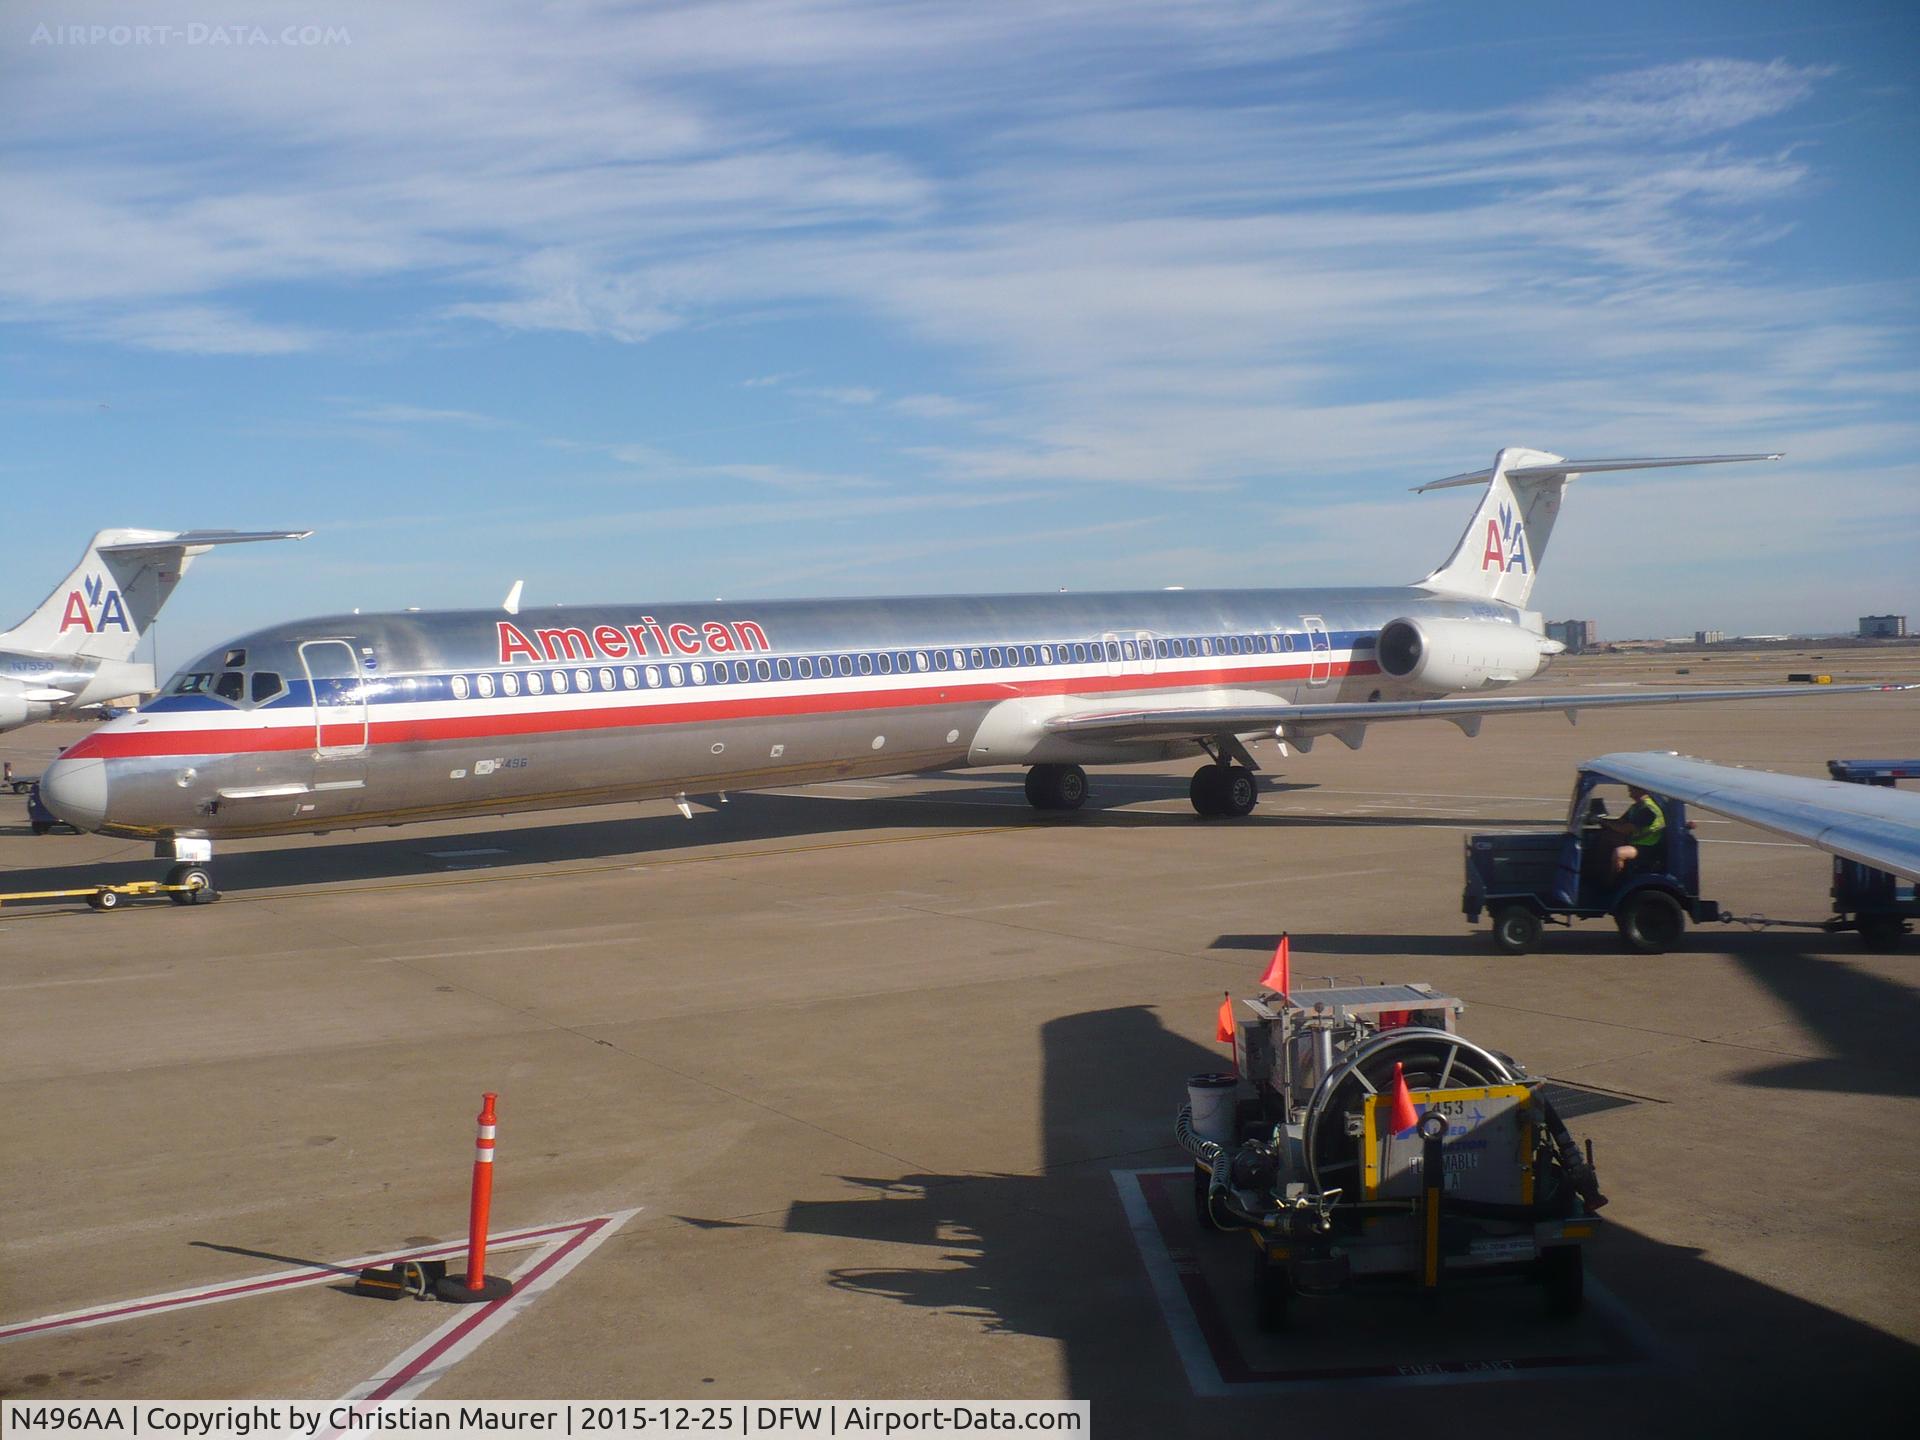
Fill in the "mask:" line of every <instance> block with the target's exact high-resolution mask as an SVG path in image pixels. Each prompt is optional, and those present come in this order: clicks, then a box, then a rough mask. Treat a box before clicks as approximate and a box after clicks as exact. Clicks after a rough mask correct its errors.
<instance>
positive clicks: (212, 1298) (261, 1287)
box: [0, 1216, 606, 1344]
mask: <svg viewBox="0 0 1920 1440" xmlns="http://www.w3.org/2000/svg"><path fill="white" fill-rule="evenodd" d="M605 1218H606V1217H604V1216H596V1217H595V1218H594V1219H591V1220H570V1221H568V1222H567V1223H565V1224H564V1225H542V1226H540V1227H538V1228H537V1229H530V1230H515V1231H509V1232H508V1233H506V1234H504V1235H492V1236H489V1237H488V1239H487V1245H488V1248H490V1249H494V1250H520V1249H525V1248H526V1247H528V1246H530V1245H541V1244H544V1243H547V1242H548V1240H549V1239H550V1238H552V1237H558V1238H560V1239H564V1238H565V1237H567V1236H569V1235H573V1234H577V1233H578V1232H579V1231H580V1230H581V1229H582V1228H584V1227H585V1226H588V1225H593V1224H597V1223H599V1222H600V1221H601V1220H603V1219H605ZM466 1249H467V1242H466V1241H465V1240H455V1241H449V1242H447V1243H446V1244H443V1245H431V1246H428V1247H426V1248H425V1249H421V1248H419V1247H417V1246H416V1247H415V1248H413V1249H411V1250H388V1251H385V1252H383V1253H381V1254H378V1255H361V1256H358V1257H356V1258H355V1259H352V1260H340V1261H334V1262H331V1263H328V1264H322V1265H308V1266H304V1267H302V1268H298V1269H293V1270H276V1271H274V1272H272V1273H271V1274H267V1275H255V1276H252V1277H250V1278H248V1279H244V1280H222V1281H219V1282H218V1283H216V1284H213V1285H196V1286H193V1287H192V1288H190V1289H186V1290H169V1291H166V1292H165V1293H163V1294H159V1295H142V1296H139V1297H137V1298H136V1299H132V1300H114V1301H110V1302H108V1303H107V1304H105V1305H89V1306H87V1307H86V1308H85V1309H82V1310H68V1311H64V1312H62V1313H61V1314H58V1315H43V1316H41V1317H40V1318H39V1319H36V1320H21V1321H18V1322H16V1323H14V1324H12V1325H0V1344H4V1343H5V1342H6V1341H9V1340H20V1339H24V1338H25V1337H27V1336H29V1335H41V1334H45V1333H47V1332H49V1331H54V1330H90V1329H92V1328H93V1327H94V1326H96V1325H113V1324H116V1323H118V1322H119V1321H122V1320H132V1319H135V1318H137V1317H138V1316H141V1315H151V1314H153V1313H155V1312H156V1311H162V1310H192V1309H197V1308H198V1307H200V1306H202V1305H218V1304H220V1303H221V1302H223V1301H226V1300H240V1299H244V1298H245V1297H247V1296H249V1295H266V1294H275V1293H277V1292H279V1291H282V1290H297V1289H300V1288H301V1287H302V1286H306V1285H325V1284H328V1283H329V1282H331V1283H334V1284H338V1283H339V1282H340V1281H341V1280H343V1279H349V1280H350V1279H352V1278H353V1277H354V1276H355V1275H356V1274H357V1273H358V1272H359V1271H361V1270H363V1269H365V1268H366V1267H368V1266H369V1265H391V1264H393V1263H395V1262H396V1261H400V1260H437V1259H442V1258H445V1257H447V1256H452V1255H463V1254H465V1253H466Z"/></svg>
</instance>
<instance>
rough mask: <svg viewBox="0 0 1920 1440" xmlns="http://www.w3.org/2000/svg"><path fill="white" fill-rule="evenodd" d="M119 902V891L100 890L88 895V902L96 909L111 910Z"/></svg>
mask: <svg viewBox="0 0 1920 1440" xmlns="http://www.w3.org/2000/svg"><path fill="white" fill-rule="evenodd" d="M119 903H120V895H119V892H117V891H114V890H100V891H97V892H95V893H94V894H92V895H89V896H88V897H87V904H89V905H91V906H92V907H93V908H94V909H96V910H111V909H113V908H114V907H115V906H117V905H118V904H119Z"/></svg>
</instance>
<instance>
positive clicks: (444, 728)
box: [63, 660, 1380, 760]
mask: <svg viewBox="0 0 1920 1440" xmlns="http://www.w3.org/2000/svg"><path fill="white" fill-rule="evenodd" d="M1312 668H1313V667H1311V666H1310V665H1292V666H1281V667H1274V668H1270V669H1265V670H1186V671H1180V672H1177V673H1173V674H1168V673H1165V672H1160V673H1156V674H1153V675H1108V676H1090V677H1086V678H1083V679H1078V680H1070V679H1058V680H1034V681H1022V682H1015V681H1002V682H998V683H995V684H984V685H983V684H970V685H954V686H950V687H948V688H947V689H946V690H937V689H934V688H932V687H919V686H916V687H914V688H912V689H893V690H862V691H854V692H850V693H841V694H813V695H785V696H772V697H766V698H761V699H753V700H693V701H678V702H670V703H667V704H655V705H622V706H618V707H612V706H609V707H604V708H583V709H571V710H524V711H511V710H510V711H504V712H494V713H489V714H481V715H453V716H448V717H445V718H437V719H416V720H372V721H371V723H370V724H369V725H368V727H367V742H368V744H370V745H409V744H419V743H422V742H427V741H434V740H484V739H497V738H501V737H505V736H510V735H547V734H558V733H564V732H568V731H585V730H626V729H638V728H642V727H647V726H654V725H687V724H699V723H702V722H708V721H720V720H751V719H778V718H782V717H790V716H799V715H824V714H844V713H847V712H852V711H861V710H868V711H875V712H878V711H883V710H907V709H919V708H925V707H928V706H934V705H954V704H967V703H970V702H978V701H991V700H1008V699H1015V698H1019V697H1024V696H1034V695H1091V694H1100V693H1108V692H1136V693H1137V692H1140V691H1152V690H1180V689H1198V688H1204V687H1206V686H1209V685H1259V684H1268V683H1272V682H1274V681H1280V680H1300V679H1306V678H1308V677H1309V675H1310V672H1311V670H1312ZM1379 668H1380V667H1379V666H1378V665H1376V664H1375V663H1374V662H1373V661H1370V660H1357V661H1349V662H1344V663H1338V664H1334V665H1332V666H1331V667H1330V677H1329V683H1331V681H1332V680H1338V679H1341V678H1343V677H1345V676H1358V675H1373V674H1377V673H1378V672H1379ZM749 683H762V682H749ZM766 683H780V682H777V681H776V682H766ZM710 688H712V687H710ZM591 693H602V692H591ZM420 703H424V704H433V703H438V702H433V701H424V702H420ZM464 703H467V704H473V703H491V702H486V701H482V702H474V701H468V702H464ZM378 708H379V707H378V705H375V706H372V707H370V709H371V710H372V711H376V712H377V710H378ZM114 723H116V724H117V723H119V722H114ZM327 728H328V730H340V731H343V732H351V735H350V736H348V735H344V734H343V735H335V736H331V737H330V741H331V742H332V743H353V741H354V740H357V738H358V735H359V731H360V726H358V725H350V726H329V727H327ZM313 746H314V726H313V722H312V721H311V720H310V719H309V720H306V721H303V722H302V723H300V724H298V725H275V726H261V727H257V728H256V727H247V728H235V729H225V730H153V731H146V732H144V733H141V732H136V731H133V730H131V729H129V730H124V731H116V730H115V729H114V728H113V724H109V725H108V726H106V727H105V728H103V729H100V730H96V731H95V732H94V733H93V734H91V735H89V736H87V737H86V738H84V739H82V740H80V741H78V742H77V743H75V744H74V745H73V747H72V748H71V749H69V750H68V751H67V753H66V755H65V756H64V757H63V758H65V759H69V760H83V759H86V758H88V757H89V756H93V757H99V758H106V759H119V758H124V757H131V756H168V755H180V756H187V755H238V754H249V755H251V754H260V753H266V752H271V751H293V750H311V749H312V748H313Z"/></svg>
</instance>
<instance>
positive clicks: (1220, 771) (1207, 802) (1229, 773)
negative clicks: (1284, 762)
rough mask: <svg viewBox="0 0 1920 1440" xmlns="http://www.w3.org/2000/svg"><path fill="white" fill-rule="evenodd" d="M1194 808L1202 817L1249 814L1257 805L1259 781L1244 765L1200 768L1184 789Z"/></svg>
mask: <svg viewBox="0 0 1920 1440" xmlns="http://www.w3.org/2000/svg"><path fill="white" fill-rule="evenodd" d="M1187 795H1188V798H1189V799H1191V800H1192V801H1193V808H1194V809H1195V810H1196V811H1198V812H1199V813H1200V814H1202V815H1207V816H1231V817H1235V818H1238V817H1239V816H1242V815H1251V814H1252V813H1253V807H1254V806H1255V805H1258V804H1259V803H1260V782H1259V781H1258V780H1256V779H1255V778H1254V774H1253V771H1251V770H1249V769H1248V768H1247V767H1246V766H1245V765H1223V764H1220V763H1219V762H1217V761H1216V762H1215V763H1214V764H1212V765H1202V766H1201V767H1200V768H1199V769H1198V770H1196V771H1194V772H1193V783H1192V785H1190V786H1189V787H1188V789H1187Z"/></svg>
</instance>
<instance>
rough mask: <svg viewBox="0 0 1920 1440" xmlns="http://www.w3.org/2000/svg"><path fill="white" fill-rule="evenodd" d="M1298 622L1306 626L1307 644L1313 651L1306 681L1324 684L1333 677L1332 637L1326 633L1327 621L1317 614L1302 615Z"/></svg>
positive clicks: (1313, 683)
mask: <svg viewBox="0 0 1920 1440" xmlns="http://www.w3.org/2000/svg"><path fill="white" fill-rule="evenodd" d="M1300 623H1301V624H1303V625H1305V626H1306V627H1307V644H1308V646H1309V648H1311V649H1312V651H1313V665H1312V668H1311V669H1310V670H1308V672H1307V683H1308V684H1309V685H1324V684H1326V683H1327V681H1329V680H1330V679H1332V678H1333V637H1332V636H1331V635H1329V634H1327V622H1326V621H1325V620H1323V619H1321V618H1320V616H1318V615H1302V616H1301V617H1300Z"/></svg>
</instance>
